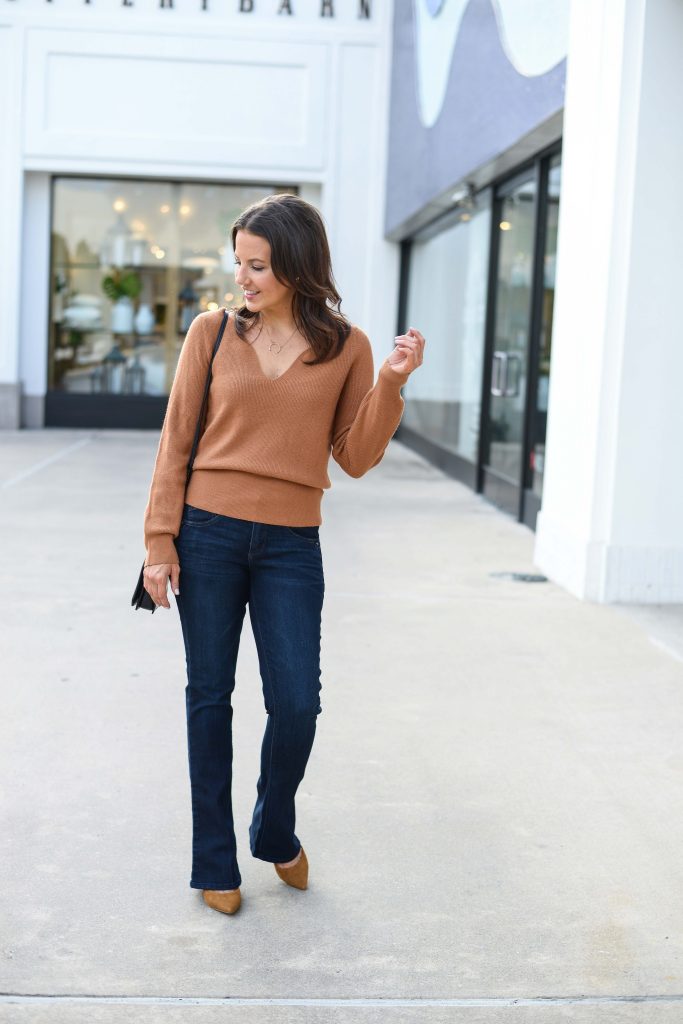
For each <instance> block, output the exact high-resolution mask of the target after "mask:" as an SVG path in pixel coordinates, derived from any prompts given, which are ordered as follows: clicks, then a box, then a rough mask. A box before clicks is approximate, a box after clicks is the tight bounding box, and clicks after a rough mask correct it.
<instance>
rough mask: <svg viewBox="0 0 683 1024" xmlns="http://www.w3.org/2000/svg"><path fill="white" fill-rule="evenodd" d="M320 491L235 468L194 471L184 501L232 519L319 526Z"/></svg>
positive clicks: (304, 485) (318, 488)
mask: <svg viewBox="0 0 683 1024" xmlns="http://www.w3.org/2000/svg"><path fill="white" fill-rule="evenodd" d="M323 493H324V491H323V489H322V488H320V487H310V486H309V485H308V484H300V483H296V482H294V481H293V480H282V479H279V478H277V477H269V476H258V475H257V474H255V473H247V472H244V471H243V470H237V469H195V470H194V471H193V473H192V476H191V477H190V483H189V485H188V488H187V494H186V496H185V501H186V502H187V503H188V504H189V505H195V506H196V507H197V508H202V509H205V510H206V511H207V512H214V513H217V514H218V515H222V516H232V517H233V518H235V519H246V520H248V521H250V522H255V523H264V524H269V525H273V526H320V525H321V523H322V515H321V511H320V506H321V502H322V498H323Z"/></svg>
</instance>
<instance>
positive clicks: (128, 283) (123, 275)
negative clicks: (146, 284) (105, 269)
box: [102, 270, 142, 302]
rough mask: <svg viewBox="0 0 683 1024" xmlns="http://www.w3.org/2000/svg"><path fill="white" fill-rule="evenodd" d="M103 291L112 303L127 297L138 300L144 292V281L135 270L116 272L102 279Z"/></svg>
mask: <svg viewBox="0 0 683 1024" xmlns="http://www.w3.org/2000/svg"><path fill="white" fill-rule="evenodd" d="M102 291H103V292H104V294H105V295H106V296H107V298H108V299H111V301H112V302H116V301H117V299H122V298H124V297H125V296H127V297H128V298H129V299H137V297H138V295H139V294H140V292H141V291H142V281H141V280H140V276H139V274H136V273H135V271H134V270H115V271H114V272H113V273H111V274H107V276H106V277H103V278H102Z"/></svg>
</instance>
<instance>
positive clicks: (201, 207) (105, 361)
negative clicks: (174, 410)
mask: <svg viewBox="0 0 683 1024" xmlns="http://www.w3.org/2000/svg"><path fill="white" fill-rule="evenodd" d="M390 31H391V8H390V5H387V4H383V3H378V2H372V0H334V2H321V0H296V2H289V3H288V2H286V0H285V2H282V0H257V2H255V0H90V2H89V0H1V2H0V95H1V96H2V104H1V105H0V139H1V140H2V157H3V159H2V161H0V223H2V225H3V230H2V232H0V426H2V427H5V428H7V427H9V428H16V427H18V426H27V427H40V426H42V425H65V426H122V427H140V426H149V427H155V426H158V425H160V423H161V420H162V417H163V411H164V408H165V401H166V397H167V394H168V389H169V387H170V383H171V381H172V377H173V372H174V369H175V363H176V361H177V356H178V353H179V350H180V347H181V345H182V340H183V336H184V331H185V330H186V329H187V326H188V323H189V321H190V320H191V318H192V316H193V315H195V314H196V313H197V312H199V311H201V310H202V309H206V308H211V307H212V304H218V305H224V304H230V303H231V300H232V298H233V297H234V298H236V297H237V295H236V294H235V293H236V291H237V290H236V289H235V288H234V279H233V277H232V269H233V265H232V251H231V248H230V240H229V228H230V224H231V223H232V220H233V219H234V217H235V216H236V215H237V214H238V213H239V212H240V211H241V210H242V209H243V208H244V207H245V206H246V205H248V204H249V203H250V202H252V201H253V200H254V199H257V198H259V197H260V196H262V195H265V194H268V193H269V192H273V191H283V190H284V191H296V192H297V193H298V194H300V195H301V196H302V197H304V198H306V199H308V200H309V201H311V202H313V203H314V204H315V205H316V206H318V208H319V209H320V211H321V213H322V215H323V217H324V220H325V223H326V226H327V229H328V233H329V237H330V242H331V247H332V254H333V265H334V271H335V276H336V280H337V283H338V286H339V290H340V292H341V294H342V297H343V302H342V309H343V310H344V311H345V312H346V313H347V315H348V316H349V317H350V318H351V319H352V321H354V322H355V323H357V324H358V325H359V326H362V327H363V329H365V330H366V331H367V332H368V334H369V336H370V337H371V339H372V341H373V346H375V353H376V360H377V361H378V362H379V361H381V360H382V359H383V358H384V357H385V356H386V354H387V353H388V352H390V351H391V348H392V342H393V335H394V326H395V288H396V280H397V273H398V269H397V268H398V257H397V251H396V246H395V245H393V244H392V243H390V242H388V241H386V240H385V239H384V237H383V230H382V229H383V216H384V173H383V168H384V166H385V162H386V134H387V132H386V125H387V115H386V110H387V103H388V88H389V62H390V45H389V34H390ZM107 279H109V280H108V281H107Z"/></svg>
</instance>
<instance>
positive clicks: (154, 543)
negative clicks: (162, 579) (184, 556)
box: [145, 533, 180, 565]
mask: <svg viewBox="0 0 683 1024" xmlns="http://www.w3.org/2000/svg"><path fill="white" fill-rule="evenodd" d="M174 564H178V565H179V564H180V559H179V558H178V552H177V551H176V547H175V544H174V543H173V537H172V536H171V534H170V533H162V534H159V535H158V536H157V537H151V538H150V540H149V545H148V548H147V558H146V559H145V565H174Z"/></svg>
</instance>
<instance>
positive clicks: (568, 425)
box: [535, 0, 683, 602]
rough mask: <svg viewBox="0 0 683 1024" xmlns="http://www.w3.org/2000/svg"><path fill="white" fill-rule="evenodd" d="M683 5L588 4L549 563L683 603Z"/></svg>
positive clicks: (569, 137)
mask: <svg viewBox="0 0 683 1024" xmlns="http://www.w3.org/2000/svg"><path fill="white" fill-rule="evenodd" d="M681 39H683V5H681V4H680V3H679V2H678V0H602V2H601V3H599V4H596V3H595V2H593V0H574V3H573V5H572V15H571V25H570V40H569V55H568V66H567V83H566V105H565V130H564V142H563V170H562V195H561V201H560V223H559V234H558V258H557V291H556V305H555V316H554V326H553V347H552V368H551V384H550V397H549V412H548V433H547V448H546V454H547V460H546V475H545V482H544V491H543V505H542V509H541V512H540V514H539V517H538V522H537V532H536V541H535V544H536V547H535V561H536V564H537V565H538V566H539V568H540V569H542V570H543V571H544V572H545V573H546V574H547V575H548V576H550V577H551V578H552V579H553V580H555V581H556V582H558V583H560V584H562V585H563V586H565V587H567V588H568V589H569V590H570V591H572V592H573V593H575V594H577V595H578V596H579V597H583V598H587V599H589V600H594V601H600V602H673V601H683V472H682V471H681V446H682V445H683V330H682V328H683V317H682V310H681V300H682V299H683V247H682V246H681V241H680V227H679V223H678V222H679V208H680V190H681V181H683V133H682V132H680V131H678V130H677V127H676V126H677V125H679V124H680V118H681V110H682V109H683V61H681V59H680V40H681Z"/></svg>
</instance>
